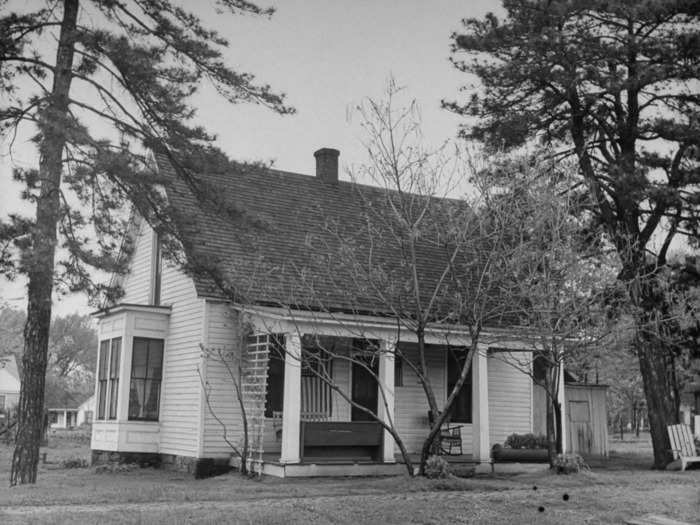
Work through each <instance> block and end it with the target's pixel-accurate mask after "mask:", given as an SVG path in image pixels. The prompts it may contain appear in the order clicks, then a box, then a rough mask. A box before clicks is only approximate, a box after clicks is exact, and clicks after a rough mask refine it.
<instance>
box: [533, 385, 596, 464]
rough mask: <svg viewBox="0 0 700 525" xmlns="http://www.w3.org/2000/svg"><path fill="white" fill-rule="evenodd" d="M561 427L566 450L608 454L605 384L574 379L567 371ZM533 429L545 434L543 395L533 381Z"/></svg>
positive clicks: (543, 392)
mask: <svg viewBox="0 0 700 525" xmlns="http://www.w3.org/2000/svg"><path fill="white" fill-rule="evenodd" d="M564 381H565V385H566V388H565V406H564V411H563V412H564V417H565V418H566V420H565V421H564V428H565V432H566V439H565V443H566V444H567V445H566V452H572V453H576V454H581V455H582V456H585V457H607V455H608V409H607V404H606V400H605V396H606V392H607V390H608V387H607V386H606V385H595V384H589V383H582V382H579V381H577V379H576V377H574V376H573V375H572V374H571V373H569V371H566V373H565V375H564ZM532 395H533V431H534V433H535V434H542V435H546V433H547V418H546V404H545V403H546V394H545V391H544V388H542V387H541V386H539V385H538V384H533V389H532Z"/></svg>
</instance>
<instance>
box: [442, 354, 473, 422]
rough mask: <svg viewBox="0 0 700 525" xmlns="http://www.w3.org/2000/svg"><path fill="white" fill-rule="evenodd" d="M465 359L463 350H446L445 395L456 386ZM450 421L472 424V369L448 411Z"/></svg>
mask: <svg viewBox="0 0 700 525" xmlns="http://www.w3.org/2000/svg"><path fill="white" fill-rule="evenodd" d="M466 357H467V351H466V350H465V349H463V348H448V349H447V395H448V396H449V395H450V393H451V392H452V389H453V388H454V386H455V385H456V384H457V381H458V380H459V376H460V374H461V372H462V367H463V366H464V360H465V359H466ZM450 413H451V417H450V421H452V422H453V423H471V422H472V369H471V367H470V368H469V372H468V373H467V377H466V379H465V381H464V384H463V385H462V388H461V390H460V391H459V393H458V394H457V397H456V398H455V401H454V404H453V405H452V410H451V411H450Z"/></svg>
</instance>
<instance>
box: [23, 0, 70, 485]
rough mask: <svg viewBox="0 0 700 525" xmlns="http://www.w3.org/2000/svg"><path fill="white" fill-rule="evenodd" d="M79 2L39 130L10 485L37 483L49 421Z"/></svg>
mask: <svg viewBox="0 0 700 525" xmlns="http://www.w3.org/2000/svg"><path fill="white" fill-rule="evenodd" d="M77 18H78V0H65V2H64V9H63V21H62V23H61V33H60V37H59V43H58V51H57V54H56V68H55V71H54V79H53V89H52V92H51V95H50V97H49V101H48V105H47V107H46V109H45V110H44V111H43V113H42V115H41V117H40V122H39V130H40V136H41V142H40V146H39V150H40V161H39V180H40V189H39V196H38V198H37V204H36V206H37V211H36V224H35V225H34V228H33V230H32V234H31V240H32V243H31V250H32V252H31V253H30V254H28V256H27V257H26V259H27V260H26V261H25V263H27V268H28V270H27V276H28V285H27V296H28V303H27V322H26V324H25V327H24V355H23V357H22V386H21V389H20V398H19V405H18V420H17V437H16V446H15V451H14V454H13V456H12V469H11V471H10V485H16V484H18V483H20V484H24V483H36V474H37V466H38V463H39V446H40V443H41V437H42V425H43V420H44V417H43V415H44V383H45V380H46V363H47V354H48V342H49V328H50V326H51V294H52V291H53V271H54V255H55V251H56V228H57V225H58V221H59V213H60V203H61V201H60V198H61V196H60V184H61V170H62V156H63V148H64V145H65V133H66V126H67V115H68V93H69V91H70V84H71V80H72V73H71V70H72V67H73V52H74V44H75V29H76V21H77Z"/></svg>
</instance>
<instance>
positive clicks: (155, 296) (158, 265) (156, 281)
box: [151, 233, 163, 306]
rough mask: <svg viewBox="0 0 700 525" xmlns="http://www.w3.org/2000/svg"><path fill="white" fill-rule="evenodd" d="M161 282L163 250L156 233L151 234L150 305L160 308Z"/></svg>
mask: <svg viewBox="0 0 700 525" xmlns="http://www.w3.org/2000/svg"><path fill="white" fill-rule="evenodd" d="M162 280H163V249H162V245H161V242H160V237H159V236H158V234H157V233H154V234H153V281H152V283H153V286H152V289H151V294H152V297H151V299H152V304H153V305H154V306H160V292H161V288H162Z"/></svg>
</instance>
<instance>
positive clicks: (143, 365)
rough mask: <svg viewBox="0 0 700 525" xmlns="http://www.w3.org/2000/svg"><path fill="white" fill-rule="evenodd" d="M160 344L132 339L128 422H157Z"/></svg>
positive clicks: (161, 345)
mask: <svg viewBox="0 0 700 525" xmlns="http://www.w3.org/2000/svg"><path fill="white" fill-rule="evenodd" d="M162 370H163V340H162V339H148V338H145V337H134V345H133V351H132V356H131V384H130V387H129V420H136V421H158V415H159V405H160V383H161V379H162Z"/></svg>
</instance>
